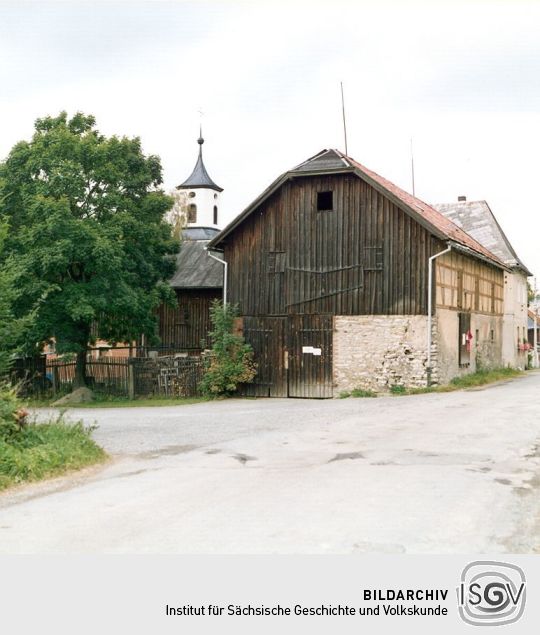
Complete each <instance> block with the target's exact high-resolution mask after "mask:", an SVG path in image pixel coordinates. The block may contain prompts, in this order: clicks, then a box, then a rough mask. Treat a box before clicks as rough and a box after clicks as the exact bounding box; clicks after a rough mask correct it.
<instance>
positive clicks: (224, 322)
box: [199, 300, 257, 397]
mask: <svg viewBox="0 0 540 635" xmlns="http://www.w3.org/2000/svg"><path fill="white" fill-rule="evenodd" d="M237 317H238V308H237V307H236V306H231V305H230V304H229V305H227V306H223V304H222V303H221V302H220V301H219V300H215V301H214V302H213V303H212V306H211V308H210V319H211V321H212V331H211V332H210V337H211V338H212V342H213V347H212V351H211V353H210V354H209V355H208V357H207V359H206V368H205V373H204V377H203V379H202V381H201V383H200V386H199V388H200V390H201V392H202V393H203V394H204V395H206V396H214V397H216V396H219V395H231V394H232V393H234V392H236V390H237V389H238V385H239V384H242V383H249V382H251V381H253V378H254V377H255V375H256V373H257V365H256V364H255V362H254V360H253V349H252V348H251V346H249V344H246V343H245V341H244V338H243V337H241V336H240V335H237V334H235V333H234V321H235V319H236V318H237Z"/></svg>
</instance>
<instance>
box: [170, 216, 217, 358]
mask: <svg viewBox="0 0 540 635" xmlns="http://www.w3.org/2000/svg"><path fill="white" fill-rule="evenodd" d="M217 233H218V230H217V229H214V228H210V227H188V228H186V229H184V231H183V237H182V244H181V246H180V251H179V253H178V256H177V259H176V273H175V274H174V276H173V277H172V278H171V280H170V281H169V284H170V285H171V286H172V287H173V289H174V290H175V292H176V298H177V301H178V306H177V307H176V308H171V307H168V306H166V305H164V304H163V305H161V306H160V308H159V313H158V316H159V336H160V339H161V346H163V347H164V348H166V349H171V350H175V351H186V352H192V353H197V352H200V351H202V350H203V349H204V348H206V346H207V345H208V331H209V330H210V305H211V303H212V301H213V300H216V299H219V300H220V299H221V297H222V293H223V266H222V265H221V264H220V263H219V262H216V261H215V260H213V259H212V258H210V256H209V255H208V253H207V251H206V249H205V248H206V246H207V245H208V243H209V242H210V240H211V239H212V238H214V237H215V236H216V234H217Z"/></svg>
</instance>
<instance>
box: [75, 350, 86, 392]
mask: <svg viewBox="0 0 540 635" xmlns="http://www.w3.org/2000/svg"><path fill="white" fill-rule="evenodd" d="M86 386H88V382H87V379H86V349H85V350H83V351H79V352H78V353H77V360H76V362H75V377H74V378H73V390H76V389H77V388H84V387H86Z"/></svg>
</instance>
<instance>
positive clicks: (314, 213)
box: [225, 174, 443, 316]
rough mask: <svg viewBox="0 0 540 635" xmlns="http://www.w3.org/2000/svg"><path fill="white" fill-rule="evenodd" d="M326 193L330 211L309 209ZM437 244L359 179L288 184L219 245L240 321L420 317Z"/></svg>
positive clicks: (314, 179)
mask: <svg viewBox="0 0 540 635" xmlns="http://www.w3.org/2000/svg"><path fill="white" fill-rule="evenodd" d="M327 191H331V192H332V193H333V209H332V210H331V211H328V210H324V211H318V210H317V194H318V193H319V192H327ZM442 248H443V245H442V243H441V242H440V241H438V240H437V239H435V238H433V237H431V235H430V234H429V233H428V232H427V230H425V229H424V228H423V227H422V226H420V225H419V224H418V223H416V222H415V221H414V220H413V219H412V218H411V217H410V216H408V215H407V214H406V213H405V212H403V211H402V210H400V209H399V208H398V207H397V206H396V205H394V204H393V203H391V202H390V201H389V200H388V199H387V198H385V197H384V196H382V195H381V194H379V193H378V192H377V191H376V190H375V189H373V188H372V187H371V186H369V185H368V184H367V183H366V182H364V181H362V180H361V179H360V178H358V177H357V176H354V175H349V174H338V175H330V176H324V177H313V176H308V177H303V178H299V179H294V180H292V181H289V182H288V183H286V184H285V185H284V186H283V187H282V188H280V190H279V191H277V192H276V193H274V194H273V195H272V196H271V197H270V198H269V199H268V200H267V201H265V202H264V203H263V204H262V205H261V206H260V208H259V209H258V210H256V211H255V212H253V213H252V214H251V216H250V217H248V218H247V219H246V221H245V222H244V223H243V224H242V225H240V226H239V227H238V228H237V229H236V230H235V232H234V234H232V235H231V236H229V237H227V238H226V239H225V259H226V260H227V262H228V263H229V289H230V293H229V299H230V300H231V302H234V303H238V304H239V306H240V312H241V314H243V315H251V316H257V315H286V314H317V313H319V314H321V313H328V314H334V315H366V314H386V315H388V314H390V315H404V314H406V315H411V314H426V313H427V288H426V287H427V260H428V258H429V256H430V255H431V254H432V253H435V251H436V250H437V249H442Z"/></svg>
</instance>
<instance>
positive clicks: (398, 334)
mask: <svg viewBox="0 0 540 635" xmlns="http://www.w3.org/2000/svg"><path fill="white" fill-rule="evenodd" d="M433 322H434V326H433V338H432V339H433V346H432V368H433V372H432V381H433V382H437V379H438V376H437V337H436V330H437V329H436V320H435V319H434V321H433ZM427 324H428V321H427V316H425V315H352V316H348V315H347V316H336V317H335V318H334V385H335V388H336V390H335V394H336V395H339V393H340V392H342V391H350V390H352V389H354V388H363V389H368V390H374V391H377V392H381V391H388V390H390V388H391V386H395V385H399V386H405V387H407V388H413V387H424V386H426V383H427V352H426V346H427Z"/></svg>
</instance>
